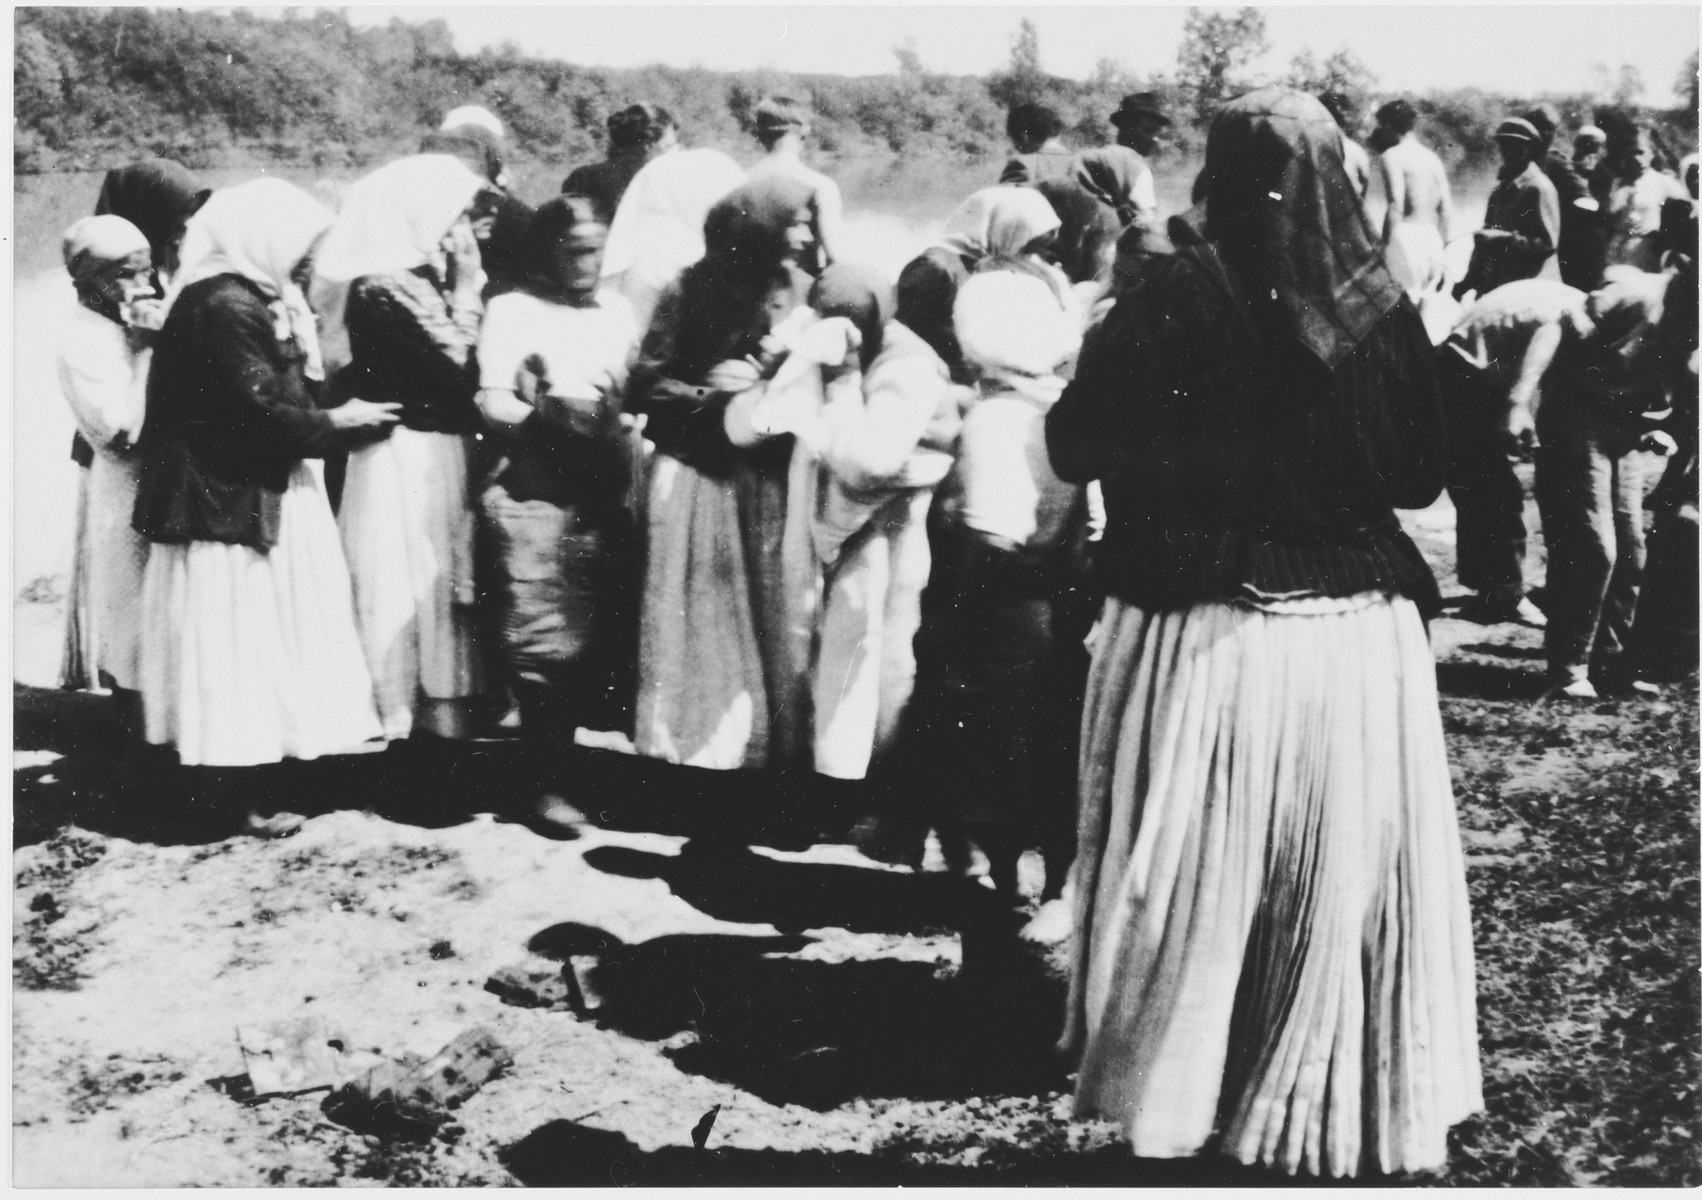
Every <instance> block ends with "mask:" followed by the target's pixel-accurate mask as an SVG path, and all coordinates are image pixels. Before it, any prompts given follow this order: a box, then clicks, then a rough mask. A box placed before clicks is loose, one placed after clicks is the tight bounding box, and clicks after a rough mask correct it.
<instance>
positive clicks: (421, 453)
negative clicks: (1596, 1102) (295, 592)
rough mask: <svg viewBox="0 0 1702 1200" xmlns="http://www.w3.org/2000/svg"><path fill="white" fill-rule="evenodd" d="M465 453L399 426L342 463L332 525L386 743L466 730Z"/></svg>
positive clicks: (478, 675)
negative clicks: (419, 732) (420, 733)
mask: <svg viewBox="0 0 1702 1200" xmlns="http://www.w3.org/2000/svg"><path fill="white" fill-rule="evenodd" d="M467 453H468V444H467V439H466V438H465V437H463V436H461V435H460V434H454V433H423V432H420V431H419V430H415V429H408V428H406V427H405V426H397V427H396V428H395V429H394V430H393V431H392V432H391V434H390V436H389V437H387V438H385V439H384V440H383V441H379V442H374V443H372V444H371V445H369V446H363V447H362V448H360V449H359V450H356V451H355V452H353V453H352V454H350V455H349V466H348V474H347V475H346V476H345V478H344V482H343V503H342V507H341V508H340V510H339V511H338V513H337V525H338V529H339V531H340V532H341V534H342V540H343V552H344V554H345V555H346V556H347V559H348V565H349V578H350V581H351V583H352V584H353V586H354V600H355V626H356V628H357V629H358V630H359V631H360V638H361V646H362V648H363V650H364V651H365V653H366V663H367V669H368V670H369V671H371V672H372V678H373V686H374V689H375V697H376V699H377V703H378V716H379V720H380V721H381V722H382V723H383V726H384V736H385V737H387V738H404V737H407V736H408V734H409V733H411V732H412V731H413V729H414V728H415V726H416V725H418V726H419V727H420V728H422V729H424V730H426V731H427V732H429V733H433V734H436V735H438V736H439V737H466V736H469V735H470V734H472V733H473V732H474V730H475V727H476V723H477V717H478V710H479V708H480V705H481V701H482V698H483V693H484V692H485V668H484V663H483V661H482V658H481V656H480V649H479V642H478V636H477V616H476V613H475V610H474V608H473V528H474V517H473V510H472V506H471V504H470V502H469V498H468V490H467Z"/></svg>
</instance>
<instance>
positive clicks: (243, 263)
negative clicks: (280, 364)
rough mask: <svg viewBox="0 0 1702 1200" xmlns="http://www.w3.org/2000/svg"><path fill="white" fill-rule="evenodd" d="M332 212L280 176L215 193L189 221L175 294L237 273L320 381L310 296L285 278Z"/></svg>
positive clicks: (309, 247)
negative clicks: (263, 300) (261, 296)
mask: <svg viewBox="0 0 1702 1200" xmlns="http://www.w3.org/2000/svg"><path fill="white" fill-rule="evenodd" d="M331 220H332V217H331V210H330V209H328V208H326V207H325V206H324V205H323V204H321V203H319V201H317V200H315V199H314V198H313V197H312V196H310V195H308V194H307V193H306V192H304V191H302V190H301V189H300V188H298V187H296V186H295V185H294V184H290V183H285V182H284V181H283V180H282V179H270V178H267V179H256V180H253V181H252V182H249V183H243V184H238V185H237V186H236V187H232V188H225V189H223V190H221V191H217V192H214V193H213V194H212V196H211V197H210V198H209V199H208V200H207V203H205V204H203V205H202V206H201V209H200V211H199V212H197V213H196V214H195V215H194V216H193V217H191V218H189V226H188V228H187V229H186V230H185V232H184V235H183V249H182V250H181V252H180V257H181V260H182V264H183V265H182V267H181V269H180V270H179V271H178V273H177V278H176V279H174V280H173V281H172V286H173V289H174V292H180V291H182V290H183V289H184V288H186V287H188V286H189V285H190V284H192V283H198V282H200V281H201V280H203V279H211V278H213V277H214V276H216V275H240V276H241V277H242V278H244V279H246V280H248V281H249V282H250V283H252V284H254V285H255V286H256V287H258V288H259V289H260V290H261V291H262V292H263V293H265V294H266V296H267V297H268V298H270V299H271V300H272V302H273V315H274V317H276V318H277V320H278V325H279V333H280V336H282V335H283V334H286V333H287V334H293V335H294V337H295V339H296V341H297V343H298V344H299V345H300V346H301V348H302V351H303V352H304V353H305V354H306V355H307V363H308V367H307V370H308V374H309V376H311V377H314V378H321V377H322V371H321V368H320V362H319V337H318V334H317V331H316V330H315V328H314V319H313V310H312V309H311V308H309V307H308V304H307V297H306V296H304V295H302V293H301V289H300V288H299V287H297V286H296V285H295V284H294V283H292V282H291V281H290V272H291V271H293V270H295V268H296V267H297V266H299V265H300V264H301V260H302V259H304V258H306V257H307V254H308V251H310V250H312V249H313V243H314V242H316V241H318V240H319V235H320V234H322V233H324V232H325V230H326V229H328V228H329V227H330V225H331Z"/></svg>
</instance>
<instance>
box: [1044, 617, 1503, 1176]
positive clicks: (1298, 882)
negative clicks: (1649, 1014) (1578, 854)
mask: <svg viewBox="0 0 1702 1200" xmlns="http://www.w3.org/2000/svg"><path fill="white" fill-rule="evenodd" d="M1358 600H1359V601H1360V602H1359V604H1358V605H1357V606H1355V607H1352V608H1350V609H1348V610H1346V611H1341V610H1339V608H1338V611H1333V612H1320V613H1318V614H1316V615H1289V614H1282V615H1278V614H1273V613H1270V612H1264V611H1259V610H1256V609H1253V608H1250V607H1246V606H1240V605H1230V604H1222V603H1206V604H1199V605H1196V606H1194V607H1193V608H1190V609H1186V610H1183V611H1180V612H1169V613H1156V614H1155V613H1147V612H1144V611H1142V610H1141V609H1139V608H1136V607H1134V606H1132V605H1129V604H1126V603H1123V602H1122V601H1119V600H1117V599H1115V598H1113V599H1111V600H1109V601H1108V602H1107V604H1106V606H1105V612H1104V615H1103V618H1102V620H1101V624H1100V628H1099V630H1098V637H1099V641H1098V645H1097V647H1096V650H1095V654H1094V662H1093V669H1092V675H1091V677H1090V679H1089V684H1088V694H1087V702H1086V707H1085V710H1084V717H1083V735H1082V757H1081V810H1080V821H1079V831H1078V836H1079V849H1078V857H1077V860H1076V864H1075V868H1074V873H1075V879H1074V886H1075V910H1076V911H1075V942H1074V951H1075V967H1074V977H1073V979H1072V983H1071V989H1070V1009H1069V1019H1068V1026H1067V1029H1066V1033H1065V1042H1066V1045H1070V1046H1073V1047H1077V1048H1079V1049H1080V1051H1081V1056H1082V1057H1081V1068H1080V1074H1079V1076H1078V1084H1077V1090H1076V1106H1077V1112H1078V1114H1079V1115H1083V1116H1087V1115H1098V1116H1102V1117H1105V1118H1107V1119H1111V1120H1115V1121H1118V1122H1120V1123H1121V1124H1122V1125H1123V1126H1124V1127H1125V1128H1126V1129H1127V1130H1128V1132H1129V1136H1130V1139H1131V1141H1132V1142H1133V1146H1134V1151H1135V1153H1136V1154H1137V1155H1142V1156H1150V1157H1157V1158H1167V1157H1177V1156H1183V1155H1190V1154H1193V1153H1195V1152H1197V1151H1199V1150H1200V1149H1202V1148H1203V1147H1204V1146H1206V1145H1207V1144H1208V1142H1210V1140H1211V1139H1212V1138H1213V1136H1214V1134H1215V1135H1216V1136H1217V1137H1218V1138H1219V1142H1218V1145H1219V1147H1220V1148H1221V1149H1222V1150H1223V1151H1224V1152H1225V1153H1227V1154H1229V1155H1231V1156H1232V1157H1234V1158H1236V1159H1239V1160H1240V1161H1242V1162H1244V1163H1253V1162H1259V1163H1263V1164H1267V1165H1271V1166H1275V1167H1277V1168H1280V1169H1283V1170H1286V1171H1288V1172H1290V1173H1292V1172H1295V1171H1297V1170H1304V1171H1307V1172H1309V1173H1311V1174H1326V1173H1327V1174H1330V1175H1335V1176H1341V1175H1350V1174H1355V1173H1357V1172H1359V1171H1362V1170H1381V1171H1384V1172H1397V1171H1414V1170H1426V1169H1432V1168H1437V1167H1440V1166H1442V1165H1443V1163H1444V1162H1445V1159H1446V1138H1447V1131H1448V1127H1449V1126H1450V1125H1452V1124H1454V1123H1455V1122H1457V1121H1459V1120H1461V1119H1463V1118H1464V1117H1466V1116H1467V1115H1469V1114H1470V1113H1472V1112H1474V1111H1476V1110H1478V1109H1479V1108H1481V1107H1482V1104H1483V1095H1482V1081H1481V1074H1480V1069H1479V1065H1478V1052H1477V1016H1476V1003H1475V1002H1476V996H1475V991H1474V976H1473V964H1472V945H1471V922H1470V914H1469V912H1468V908H1467V899H1466V886H1465V866H1464V859H1463V857H1462V854H1461V849H1460V839H1459V831H1458V827H1457V825H1456V822H1455V814H1454V804H1453V795H1452V790H1451V787H1450V783H1449V777H1448V765H1447V761H1446V757H1445V751H1444V747H1443V741H1442V726H1441V720H1440V717H1439V714H1438V710H1437V699H1436V683H1435V667H1434V664H1433V661H1432V659H1431V655H1430V648H1429V645H1428V643H1427V641H1426V638H1425V631H1424V628H1423V625H1422V623H1421V621H1420V618H1419V615H1418V612H1417V609H1416V608H1415V607H1414V606H1413V604H1412V603H1411V602H1410V601H1407V600H1404V599H1393V600H1389V599H1384V598H1381V597H1372V596H1367V597H1361V598H1358Z"/></svg>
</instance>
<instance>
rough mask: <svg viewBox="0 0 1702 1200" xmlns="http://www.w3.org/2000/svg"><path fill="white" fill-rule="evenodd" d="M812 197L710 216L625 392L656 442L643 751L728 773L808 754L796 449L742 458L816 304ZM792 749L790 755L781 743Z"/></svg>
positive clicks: (785, 444)
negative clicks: (756, 393)
mask: <svg viewBox="0 0 1702 1200" xmlns="http://www.w3.org/2000/svg"><path fill="white" fill-rule="evenodd" d="M809 199H810V193H809V190H808V188H807V186H805V185H803V184H800V183H798V182H796V181H794V180H791V179H788V178H786V177H783V176H772V177H769V178H766V179H763V180H760V181H755V182H751V183H747V184H745V185H744V186H743V187H740V188H738V189H737V190H735V191H733V192H732V193H731V194H729V195H728V196H727V197H726V198H725V199H723V200H722V201H720V202H719V203H718V204H717V205H716V206H715V207H714V208H713V209H711V210H710V213H709V216H708V219H707V220H706V221H705V222H704V244H705V246H706V248H707V253H706V254H705V255H704V257H703V258H702V259H701V260H700V261H698V262H696V263H694V264H692V265H691V266H689V267H687V268H686V269H685V270H684V271H683V272H682V273H681V275H680V278H679V280H678V282H676V283H675V284H674V285H673V286H672V287H670V288H669V289H668V290H667V291H665V292H664V293H663V294H662V296H661V297H660V299H659V300H658V301H657V305H656V309H655V313H654V315H653V316H652V317H651V321H650V326H649V329H648V332H647V333H646V334H645V337H644V341H643V344H642V347H641V349H640V352H639V359H638V362H637V364H636V365H635V366H634V368H633V372H632V379H631V383H630V386H629V389H628V400H627V403H628V408H629V409H630V410H632V411H634V412H640V413H648V414H649V423H648V424H647V425H646V427H645V433H646V435H647V436H648V437H649V438H650V439H651V440H652V441H653V442H654V443H655V446H656V458H655V462H654V465H653V467H652V475H651V484H650V506H649V562H648V566H647V573H646V577H645V587H644V612H643V617H642V620H641V623H640V635H639V671H638V704H637V709H636V712H635V726H636V728H635V731H634V740H635V742H636V743H637V746H638V749H639V751H640V753H644V754H648V755H651V756H653V757H657V758H662V759H666V760H668V761H671V762H680V763H686V764H688V765H693V766H704V767H714V768H720V769H727V768H735V767H758V766H763V765H766V764H768V763H770V761H771V760H772V759H777V758H782V757H785V756H787V755H789V754H791V753H792V752H794V750H795V749H796V747H797V739H796V737H795V736H794V735H795V733H796V730H795V729H793V727H792V726H791V725H790V722H791V720H792V718H793V717H794V716H795V715H796V714H794V713H792V712H790V711H789V710H782V711H779V712H778V713H777V714H775V717H774V721H773V723H774V724H775V726H776V728H775V729H774V730H773V731H772V732H773V733H776V734H778V735H779V736H778V738H774V737H771V728H770V726H771V713H770V708H771V705H770V699H769V697H770V696H771V695H777V694H785V693H789V692H790V691H791V690H792V689H791V686H790V684H789V683H787V682H786V681H785V680H784V679H783V678H781V677H782V676H787V675H789V674H790V671H789V670H788V669H787V667H786V664H785V663H784V662H783V661H782V660H783V659H784V657H785V656H784V654H783V653H782V651H781V648H782V647H783V646H785V645H788V644H789V639H788V638H787V637H786V636H785V634H784V630H786V629H787V628H789V627H790V625H791V624H792V623H793V620H792V617H791V616H789V615H788V609H789V602H788V598H787V596H786V594H785V586H784V581H785V579H786V578H787V577H788V575H789V573H788V572H786V571H785V570H783V568H782V561H781V549H782V547H781V535H782V532H783V530H784V527H785V514H786V478H787V473H788V469H789V466H790V461H791V447H792V439H791V438H790V437H789V436H786V437H775V438H772V439H768V440H765V441H762V442H760V443H758V444H755V445H752V446H749V447H738V446H735V445H734V444H733V442H732V441H731V440H730V439H729V437H728V435H727V429H726V419H727V409H728V405H729V403H730V402H731V401H732V400H733V398H734V397H735V396H737V395H739V394H740V393H742V392H745V391H747V390H748V389H750V388H752V387H756V386H758V385H760V384H761V383H762V382H763V381H764V380H765V379H766V378H768V377H769V376H770V375H772V373H773V371H774V369H775V368H776V367H777V366H778V365H779V362H780V360H781V357H782V355H783V353H784V346H783V344H782V339H783V337H784V333H785V330H786V328H787V326H785V325H784V324H783V323H784V322H786V321H787V320H788V318H790V317H791V316H792V314H793V313H794V312H795V311H796V310H797V309H799V308H800V307H801V306H802V305H803V303H804V299H805V297H806V296H807V295H808V279H807V277H806V276H804V274H803V273H802V272H801V271H800V270H799V269H798V267H797V264H796V260H797V256H798V255H799V254H800V253H802V252H803V251H804V250H807V249H808V248H809V245H810V233H809ZM776 740H777V741H779V742H780V743H781V745H780V746H778V747H773V749H774V751H775V752H774V753H773V754H771V742H773V741H776Z"/></svg>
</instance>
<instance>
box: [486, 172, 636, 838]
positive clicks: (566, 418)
mask: <svg viewBox="0 0 1702 1200" xmlns="http://www.w3.org/2000/svg"><path fill="white" fill-rule="evenodd" d="M605 235H606V230H605V229H604V227H603V224H602V222H601V221H599V220H598V219H597V214H596V210H595V209H594V208H593V206H592V204H591V202H590V201H589V200H588V199H587V198H585V197H583V196H563V197H559V198H557V199H555V200H551V201H548V202H547V203H545V204H543V205H542V206H541V207H540V208H539V209H538V215H537V218H536V220H534V221H533V223H532V230H531V245H530V247H529V251H528V255H527V257H528V259H529V260H530V261H531V262H532V263H534V264H535V268H534V270H535V274H534V277H533V279H532V281H531V283H529V284H528V285H527V286H526V287H525V288H524V289H522V290H520V291H516V292H511V293H509V294H508V295H506V296H499V297H497V298H496V299H495V300H493V301H491V306H490V312H489V313H488V314H487V315H486V317H485V324H484V329H483V331H482V333H481V334H480V339H479V375H480V387H481V390H480V392H479V407H480V408H481V409H482V410H483V412H484V414H485V416H486V418H487V419H488V420H489V422H490V425H491V427H492V429H493V430H494V431H495V437H496V440H497V441H498V443H499V449H500V451H501V453H502V459H501V461H500V462H499V463H498V465H497V469H496V472H495V474H494V475H493V476H492V478H491V479H490V480H489V482H488V483H487V484H486V486H485V488H484V493H483V496H482V497H481V501H480V507H481V514H482V518H483V522H482V528H483V531H484V535H485V538H486V541H487V544H488V545H489V547H490V549H491V551H492V553H491V555H490V560H491V562H490V566H491V574H492V583H493V584H494V591H495V596H494V599H495V606H496V608H497V609H498V613H499V624H500V627H501V631H502V651H503V660H504V663H505V665H506V666H507V668H508V675H509V679H510V681H511V684H512V686H513V688H514V692H515V695H516V697H517V698H518V700H519V702H520V730H521V737H522V739H523V740H524V742H525V745H526V749H527V752H528V758H529V768H530V770H531V773H532V780H531V782H532V784H533V785H535V790H534V794H532V795H529V796H528V797H527V801H526V802H527V803H528V804H531V805H532V806H533V808H532V813H531V815H532V816H533V817H534V818H535V819H536V820H537V821H538V822H539V823H541V824H542V825H543V826H545V827H546V829H548V830H549V831H550V832H553V833H556V834H557V835H558V836H572V831H573V830H574V829H575V828H576V826H577V825H578V824H579V823H580V822H581V821H582V820H583V818H582V817H581V816H580V814H579V812H578V810H577V809H575V808H574V807H573V806H572V805H571V804H570V802H569V801H568V800H567V799H566V798H565V797H564V796H562V795H561V794H560V789H561V786H562V785H563V784H565V783H567V782H568V781H569V780H570V779H571V776H572V774H573V772H572V771H571V770H567V769H564V767H565V766H567V764H568V760H570V759H571V757H572V755H573V754H574V753H575V751H574V731H575V730H576V729H578V728H579V727H581V726H586V727H590V728H598V729H601V728H610V727H614V726H617V725H620V724H623V723H624V722H625V720H626V713H625V711H624V710H625V709H626V707H627V706H628V705H630V703H631V697H630V695H629V694H628V692H629V690H630V684H631V678H630V677H631V667H632V659H633V657H634V655H635V652H636V647H635V645H634V641H635V635H636V626H637V616H638V594H637V592H638V588H637V563H636V560H635V555H634V550H635V548H636V547H635V545H634V536H633V534H634V530H633V528H632V522H631V518H630V515H629V514H628V512H627V510H626V508H625V506H624V504H623V501H624V499H625V493H626V487H627V478H626V475H627V470H628V465H629V464H628V460H627V458H626V452H625V447H624V444H623V441H622V439H621V436H620V424H619V415H620V404H619V401H620V389H621V388H622V386H623V385H624V384H625V383H626V375H627V369H628V365H629V363H630V360H631V358H632V355H633V353H634V352H635V351H636V349H637V345H638V330H637V328H636V327H635V325H634V324H633V320H632V309H631V307H630V306H629V305H628V304H627V303H626V301H625V300H623V299H621V297H620V296H618V295H616V294H614V293H613V292H609V291H607V290H603V289H600V288H599V287H598V278H599V273H600V272H599V268H600V266H601V259H602V253H603V240H604V237H605Z"/></svg>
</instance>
